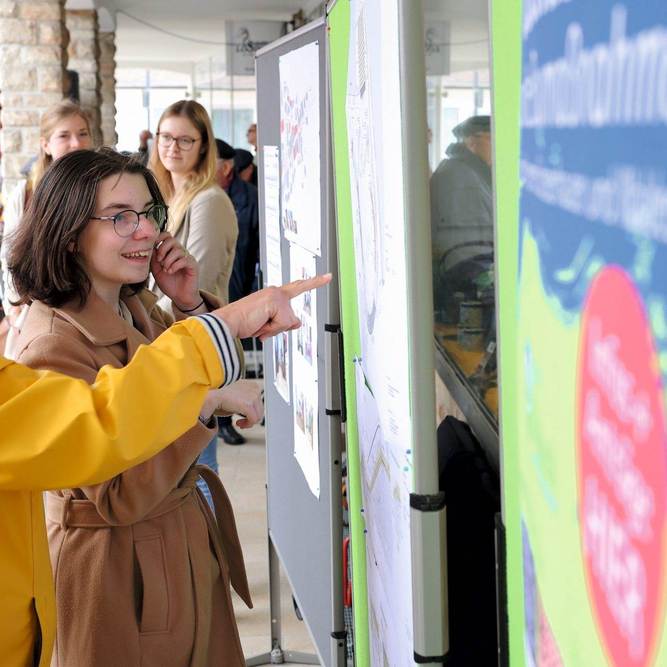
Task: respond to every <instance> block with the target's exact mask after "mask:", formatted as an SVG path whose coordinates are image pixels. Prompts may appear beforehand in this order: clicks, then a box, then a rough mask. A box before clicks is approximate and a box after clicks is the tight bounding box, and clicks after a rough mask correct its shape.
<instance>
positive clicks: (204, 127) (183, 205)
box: [148, 100, 218, 234]
mask: <svg viewBox="0 0 667 667" xmlns="http://www.w3.org/2000/svg"><path fill="white" fill-rule="evenodd" d="M172 116H181V117H183V118H187V119H188V120H189V121H190V122H191V123H192V124H193V125H194V126H195V129H196V130H197V132H199V134H200V135H201V142H202V143H201V148H200V149H199V151H200V158H199V161H198V162H197V164H196V165H195V168H194V170H193V172H192V174H190V176H189V178H188V180H187V181H186V183H185V185H184V186H183V187H182V188H181V189H180V190H179V191H178V192H176V191H175V190H174V181H173V179H172V177H171V173H170V172H169V171H168V170H167V168H166V167H165V166H164V165H163V164H162V161H161V160H160V155H159V153H158V148H157V144H158V141H159V136H157V135H156V136H157V139H156V141H155V142H154V144H153V150H152V151H151V157H150V160H149V162H148V167H149V169H150V170H151V171H152V172H153V174H154V175H155V178H156V180H157V182H158V185H159V186H160V190H161V191H162V194H163V195H164V198H165V199H166V201H167V203H168V204H169V222H168V223H167V230H168V231H170V232H171V233H172V234H175V233H176V232H177V231H178V229H179V227H180V226H181V223H182V222H183V218H184V217H185V213H186V211H187V209H188V206H190V203H191V202H192V200H193V199H194V198H195V196H196V195H198V194H199V193H200V192H202V191H203V190H206V189H207V188H210V187H211V186H212V185H215V183H216V180H215V171H216V166H217V165H216V160H217V157H218V152H217V148H216V145H215V138H214V136H213V128H212V127H211V119H210V118H209V116H208V113H207V111H206V109H204V107H203V106H202V105H201V104H199V102H195V101H194V100H180V101H178V102H174V104H172V105H170V106H168V107H167V108H166V109H165V110H164V112H163V113H162V115H161V116H160V121H159V122H158V125H157V132H158V133H159V132H160V125H161V124H162V121H163V120H165V119H167V118H170V117H172ZM192 150H196V148H195V147H194V146H193V148H192Z"/></svg>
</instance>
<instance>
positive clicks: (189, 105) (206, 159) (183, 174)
mask: <svg viewBox="0 0 667 667" xmlns="http://www.w3.org/2000/svg"><path fill="white" fill-rule="evenodd" d="M217 157H218V151H217V147H216V144H215V138H214V136H213V129H212V127H211V120H210V118H209V116H208V113H207V111H206V109H204V107H203V106H202V105H201V104H199V102H195V101H194V100H180V101H179V102H175V103H174V104H172V105H171V106H169V107H167V108H166V109H165V110H164V113H163V114H162V116H161V117H160V122H159V123H158V126H157V132H156V141H155V142H154V144H153V150H152V153H151V157H150V160H149V162H148V166H149V168H150V169H151V171H152V172H153V174H154V175H155V178H156V179H157V182H158V185H159V186H160V191H161V192H162V194H163V195H164V198H165V200H166V202H167V204H168V205H169V222H168V224H167V231H168V232H171V234H172V235H173V236H174V238H176V240H177V241H179V243H181V245H182V246H183V247H184V248H185V249H186V250H187V251H188V252H189V253H190V254H191V255H192V256H193V257H194V258H195V259H196V260H197V263H198V265H199V287H200V289H202V290H204V291H206V292H210V293H212V294H214V295H215V296H216V297H218V298H219V299H220V300H221V301H222V303H223V304H226V303H227V302H228V301H229V278H230V275H231V273H232V266H233V264H234V256H235V254H236V239H237V237H238V224H237V221H236V212H235V211H234V205H233V204H232V202H231V200H230V199H229V197H228V196H227V194H226V193H225V191H224V190H223V189H222V188H221V187H220V186H219V185H218V184H217V182H216V179H215V174H216V169H217ZM156 291H158V292H159V290H156ZM158 305H159V306H160V307H161V308H163V309H164V310H169V305H170V304H169V299H167V298H166V297H165V296H163V295H160V300H159V301H158ZM238 435H239V438H240V439H241V440H242V441H243V438H242V436H241V435H240V434H238ZM199 462H200V463H204V464H206V465H207V466H209V468H212V469H213V470H214V471H215V472H216V473H217V472H218V461H217V437H214V438H213V439H212V440H211V442H210V443H209V444H208V446H207V447H206V449H205V450H204V451H203V452H202V454H201V456H200V459H199ZM198 485H199V488H200V489H201V490H202V492H203V493H204V495H205V496H206V498H207V499H208V501H209V502H211V495H210V493H209V489H208V488H206V485H205V484H204V483H203V482H201V481H199V482H198Z"/></svg>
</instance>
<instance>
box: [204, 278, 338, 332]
mask: <svg viewBox="0 0 667 667" xmlns="http://www.w3.org/2000/svg"><path fill="white" fill-rule="evenodd" d="M329 282H331V274H330V273H325V274H324V275H321V276H314V277H313V278H306V279H305V280H295V281H294V282H292V283H288V284H287V285H282V286H281V287H266V288H264V289H262V290H259V292H254V293H253V294H250V295H249V296H246V297H244V298H243V299H239V300H238V301H234V303H230V304H229V305H227V306H223V307H222V308H218V309H217V310H214V311H212V312H213V314H214V315H217V316H218V317H220V318H221V319H222V320H224V322H225V324H226V325H227V326H228V327H229V330H230V332H231V334H232V335H233V336H236V337H237V338H250V337H253V338H259V339H260V340H262V341H263V340H266V339H267V338H271V336H275V335H276V334H278V333H280V332H281V331H289V330H291V329H298V328H299V327H300V326H301V322H300V321H299V318H298V317H297V316H296V315H295V314H294V311H293V310H292V306H291V305H290V301H291V300H292V299H293V298H294V297H295V296H298V295H299V294H303V293H304V292H308V291H310V290H313V289H317V288H318V287H323V286H324V285H327V284H328V283H329Z"/></svg>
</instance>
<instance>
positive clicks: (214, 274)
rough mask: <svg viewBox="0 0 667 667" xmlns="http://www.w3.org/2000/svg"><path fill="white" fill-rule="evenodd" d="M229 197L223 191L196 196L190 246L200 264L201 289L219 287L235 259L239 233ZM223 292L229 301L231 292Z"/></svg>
mask: <svg viewBox="0 0 667 667" xmlns="http://www.w3.org/2000/svg"><path fill="white" fill-rule="evenodd" d="M225 197H227V195H226V194H225V193H224V192H222V191H221V192H219V193H217V194H215V195H209V194H207V196H204V197H201V198H195V199H194V200H193V202H192V204H191V210H190V229H189V232H188V239H187V250H188V252H189V253H191V254H192V256H193V257H194V258H195V259H196V260H197V263H198V264H199V287H200V289H202V290H205V291H207V292H213V293H215V292H216V291H217V288H218V276H219V275H220V274H221V273H223V272H224V271H225V269H226V267H230V266H231V264H232V262H233V255H234V250H235V248H236V238H237V236H238V224H237V222H236V214H235V213H234V207H233V206H232V205H231V202H229V201H225V199H224V198H225ZM227 204H228V205H227ZM228 278H229V276H228ZM222 296H223V298H224V299H225V301H227V294H224V295H222Z"/></svg>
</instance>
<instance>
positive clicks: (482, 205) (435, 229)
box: [431, 116, 493, 317]
mask: <svg viewBox="0 0 667 667" xmlns="http://www.w3.org/2000/svg"><path fill="white" fill-rule="evenodd" d="M453 132H454V136H455V137H456V139H457V141H456V143H453V144H451V145H450V146H449V147H448V148H447V151H446V153H447V157H446V158H445V159H444V160H443V161H442V162H441V163H440V164H439V165H438V168H437V169H436V170H435V172H434V173H433V176H432V177H431V237H432V247H433V278H434V282H433V291H434V297H435V308H436V312H438V311H439V312H440V313H449V314H450V315H451V311H452V308H451V306H452V301H453V295H454V294H456V293H459V294H462V295H463V298H476V297H477V294H476V292H477V284H476V281H477V279H478V278H479V276H480V275H482V274H485V273H487V274H488V272H489V271H490V269H491V268H492V263H493V185H492V181H491V155H492V151H491V119H490V117H489V116H472V117H470V118H468V119H467V120H465V121H464V122H462V123H460V124H459V125H457V126H456V127H455V128H454V130H453ZM445 317H447V316H445Z"/></svg>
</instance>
